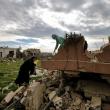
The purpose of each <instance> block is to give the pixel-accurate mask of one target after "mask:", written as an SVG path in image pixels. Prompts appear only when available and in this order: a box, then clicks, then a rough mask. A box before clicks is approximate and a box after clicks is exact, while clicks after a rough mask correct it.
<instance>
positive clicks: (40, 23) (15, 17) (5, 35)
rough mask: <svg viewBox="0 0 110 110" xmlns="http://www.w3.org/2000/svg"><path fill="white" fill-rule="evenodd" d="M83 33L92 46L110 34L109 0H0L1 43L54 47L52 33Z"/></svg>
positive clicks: (11, 45)
mask: <svg viewBox="0 0 110 110" xmlns="http://www.w3.org/2000/svg"><path fill="white" fill-rule="evenodd" d="M65 32H77V33H82V34H83V35H84V36H85V38H86V40H87V41H88V43H89V48H90V49H95V48H99V47H100V45H103V44H104V43H105V42H107V36H109V35H110V0H0V46H10V47H19V46H21V47H22V48H23V49H25V48H40V49H41V51H47V52H49V51H53V50H54V46H55V41H54V40H53V39H52V38H51V35H52V34H58V35H59V36H64V34H65Z"/></svg>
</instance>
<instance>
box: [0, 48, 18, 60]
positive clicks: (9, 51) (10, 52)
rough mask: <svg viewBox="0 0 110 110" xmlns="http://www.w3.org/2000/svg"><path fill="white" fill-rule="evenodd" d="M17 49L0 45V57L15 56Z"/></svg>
mask: <svg viewBox="0 0 110 110" xmlns="http://www.w3.org/2000/svg"><path fill="white" fill-rule="evenodd" d="M17 49H18V48H9V47H0V58H6V57H12V58H16V52H17Z"/></svg>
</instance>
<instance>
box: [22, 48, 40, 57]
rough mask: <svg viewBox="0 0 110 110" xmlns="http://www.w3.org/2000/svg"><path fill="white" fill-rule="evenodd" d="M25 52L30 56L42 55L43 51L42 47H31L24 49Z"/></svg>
mask: <svg viewBox="0 0 110 110" xmlns="http://www.w3.org/2000/svg"><path fill="white" fill-rule="evenodd" d="M23 53H24V55H25V56H26V57H30V56H36V55H40V53H41V51H40V49H35V48H29V49H26V50H24V51H23Z"/></svg>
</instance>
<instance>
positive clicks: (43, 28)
mask: <svg viewBox="0 0 110 110" xmlns="http://www.w3.org/2000/svg"><path fill="white" fill-rule="evenodd" d="M8 32H9V33H11V34H17V35H23V36H28V37H46V36H50V35H52V34H53V33H54V34H60V35H61V34H63V33H64V32H63V31H61V30H60V29H57V28H52V27H50V26H49V25H47V24H45V23H43V21H41V20H39V21H38V22H37V23H36V24H34V25H33V26H32V27H31V28H30V29H19V30H16V31H8Z"/></svg>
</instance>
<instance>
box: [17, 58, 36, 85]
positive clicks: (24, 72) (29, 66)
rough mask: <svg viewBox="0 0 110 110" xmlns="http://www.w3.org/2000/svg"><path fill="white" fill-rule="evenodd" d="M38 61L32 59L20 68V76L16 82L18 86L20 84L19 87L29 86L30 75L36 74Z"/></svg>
mask: <svg viewBox="0 0 110 110" xmlns="http://www.w3.org/2000/svg"><path fill="white" fill-rule="evenodd" d="M36 59H37V58H36V57H31V58H29V59H28V60H26V61H25V62H24V63H23V64H22V65H21V66H20V70H19V73H18V76H17V78H16V80H15V83H16V84H18V85H19V86H22V85H28V84H29V79H30V75H32V74H36V73H35V66H36V65H35V64H34V61H35V60H36Z"/></svg>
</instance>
